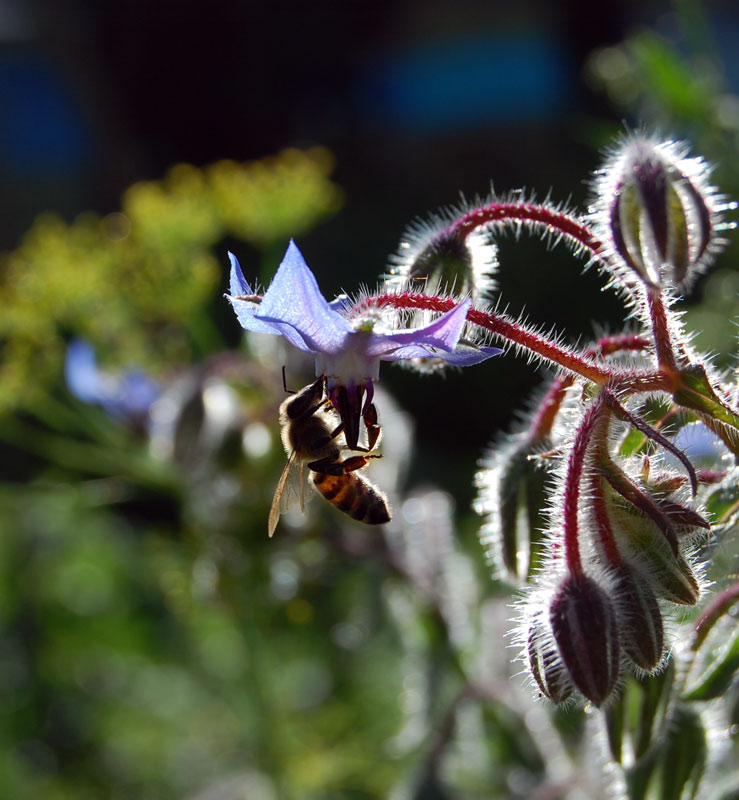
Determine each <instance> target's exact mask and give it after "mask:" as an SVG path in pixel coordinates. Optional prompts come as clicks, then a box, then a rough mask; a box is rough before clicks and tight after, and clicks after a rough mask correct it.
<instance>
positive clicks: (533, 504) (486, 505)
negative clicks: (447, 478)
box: [475, 434, 546, 583]
mask: <svg viewBox="0 0 739 800" xmlns="http://www.w3.org/2000/svg"><path fill="white" fill-rule="evenodd" d="M536 449H537V446H536V444H532V442H531V440H530V437H529V435H528V434H520V435H516V436H514V437H511V440H510V442H508V443H507V444H506V445H505V446H504V447H502V448H500V449H499V450H498V451H497V452H491V453H490V454H489V455H488V456H487V457H486V458H485V459H484V461H483V466H484V469H483V470H481V471H480V472H479V473H478V474H477V475H476V476H475V483H476V485H477V487H478V489H479V495H478V499H477V500H476V502H475V511H476V512H477V513H478V514H480V515H482V516H483V518H484V520H485V523H484V525H483V528H482V531H481V533H480V540H481V542H482V545H483V547H484V548H485V550H486V552H487V553H488V555H489V556H490V558H491V560H492V561H493V562H494V564H495V567H496V571H497V574H498V575H499V576H500V577H501V578H504V579H506V580H509V581H511V582H513V583H515V582H517V581H518V580H520V579H521V578H526V577H527V576H531V575H532V574H533V572H534V571H535V569H536V567H537V565H538V563H539V558H540V554H539V553H538V551H540V550H541V548H540V547H537V546H538V544H539V542H540V540H541V533H540V531H541V530H542V528H543V527H544V518H543V514H542V508H543V507H544V505H545V481H546V473H545V472H544V470H543V469H541V467H540V466H539V465H538V464H537V461H536V460H535V459H532V458H531V456H532V455H533V454H534V453H535V452H536Z"/></svg>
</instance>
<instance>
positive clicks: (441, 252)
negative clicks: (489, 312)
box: [385, 213, 498, 299]
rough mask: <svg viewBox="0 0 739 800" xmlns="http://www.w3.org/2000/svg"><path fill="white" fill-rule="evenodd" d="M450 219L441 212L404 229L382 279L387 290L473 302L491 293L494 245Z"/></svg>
mask: <svg viewBox="0 0 739 800" xmlns="http://www.w3.org/2000/svg"><path fill="white" fill-rule="evenodd" d="M452 219H453V217H449V215H445V214H443V213H442V214H439V215H436V216H435V217H432V219H431V220H430V222H428V223H417V224H416V225H413V226H411V227H410V228H408V230H407V231H406V232H405V235H404V236H403V238H402V240H401V242H400V247H399V248H398V252H397V254H396V255H395V256H394V257H393V259H392V266H391V268H390V270H389V274H388V275H387V276H386V278H385V282H386V284H387V285H388V286H389V287H393V288H398V289H401V290H408V291H423V292H425V293H426V294H439V293H444V292H451V293H453V294H454V295H456V296H458V297H469V296H471V297H472V298H473V299H474V298H479V297H481V296H483V295H484V294H486V293H488V292H490V291H491V289H492V285H493V284H492V275H493V273H494V272H495V271H496V270H497V267H498V261H497V248H496V246H495V245H494V244H493V243H492V242H491V241H490V235H489V234H488V233H487V232H485V231H474V232H472V233H470V232H468V231H465V230H463V229H461V228H459V227H455V226H453V225H450V222H451V220H452Z"/></svg>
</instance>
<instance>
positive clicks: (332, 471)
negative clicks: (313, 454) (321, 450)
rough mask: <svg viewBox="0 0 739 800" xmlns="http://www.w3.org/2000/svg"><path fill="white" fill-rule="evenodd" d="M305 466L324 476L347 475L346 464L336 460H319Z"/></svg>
mask: <svg viewBox="0 0 739 800" xmlns="http://www.w3.org/2000/svg"><path fill="white" fill-rule="evenodd" d="M305 466H306V467H308V469H310V470H313V472H319V473H321V474H322V475H343V474H344V473H345V470H344V464H343V463H342V462H341V461H337V460H336V459H335V458H318V459H316V460H315V461H309V462H308V463H307V464H306V465H305Z"/></svg>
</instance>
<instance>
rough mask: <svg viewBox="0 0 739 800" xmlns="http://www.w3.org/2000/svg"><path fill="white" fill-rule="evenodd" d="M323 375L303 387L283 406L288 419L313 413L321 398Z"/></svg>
mask: <svg viewBox="0 0 739 800" xmlns="http://www.w3.org/2000/svg"><path fill="white" fill-rule="evenodd" d="M323 381H324V379H323V375H321V377H320V378H318V380H316V382H315V383H311V384H310V385H309V386H305V387H303V388H302V389H301V390H300V391H299V392H297V394H296V395H295V396H294V397H291V398H290V399H289V400H288V401H287V404H286V405H285V406H284V409H285V413H286V414H287V416H288V418H289V419H298V417H302V416H304V415H305V414H307V413H313V411H315V410H316V407H317V406H318V405H319V404H320V402H321V400H322V399H323Z"/></svg>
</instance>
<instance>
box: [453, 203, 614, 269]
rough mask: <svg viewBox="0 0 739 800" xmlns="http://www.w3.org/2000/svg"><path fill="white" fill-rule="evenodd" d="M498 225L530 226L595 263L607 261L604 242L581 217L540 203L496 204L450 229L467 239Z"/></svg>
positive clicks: (463, 218)
mask: <svg viewBox="0 0 739 800" xmlns="http://www.w3.org/2000/svg"><path fill="white" fill-rule="evenodd" d="M496 223H498V224H501V225H508V226H514V225H520V224H521V223H528V224H531V225H534V226H536V227H537V228H544V229H545V231H546V232H547V233H551V234H553V235H555V236H562V237H564V238H566V239H567V240H568V241H570V242H571V243H572V244H574V245H575V246H576V247H577V248H579V249H582V250H584V251H586V252H588V253H589V254H590V256H591V258H593V259H596V258H602V257H603V250H604V248H603V244H602V242H601V241H600V240H599V239H597V238H596V237H595V236H594V235H593V233H592V231H591V230H590V228H589V227H588V226H587V225H585V224H584V223H583V222H582V221H581V220H580V219H579V218H578V217H576V216H574V215H572V214H568V213H567V212H565V211H560V210H557V209H556V208H553V207H551V206H548V205H542V204H540V203H526V202H518V203H517V202H512V201H500V200H493V201H492V202H491V203H488V204H487V205H485V206H480V207H479V208H473V209H471V210H470V211H468V212H467V213H466V214H463V215H462V216H461V217H459V219H457V220H456V221H455V222H454V223H452V225H450V226H449V229H450V231H452V232H454V233H462V235H464V236H467V235H468V234H470V233H472V232H473V231H475V230H476V229H477V228H481V227H483V228H488V227H491V226H493V225H495V224H496Z"/></svg>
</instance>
